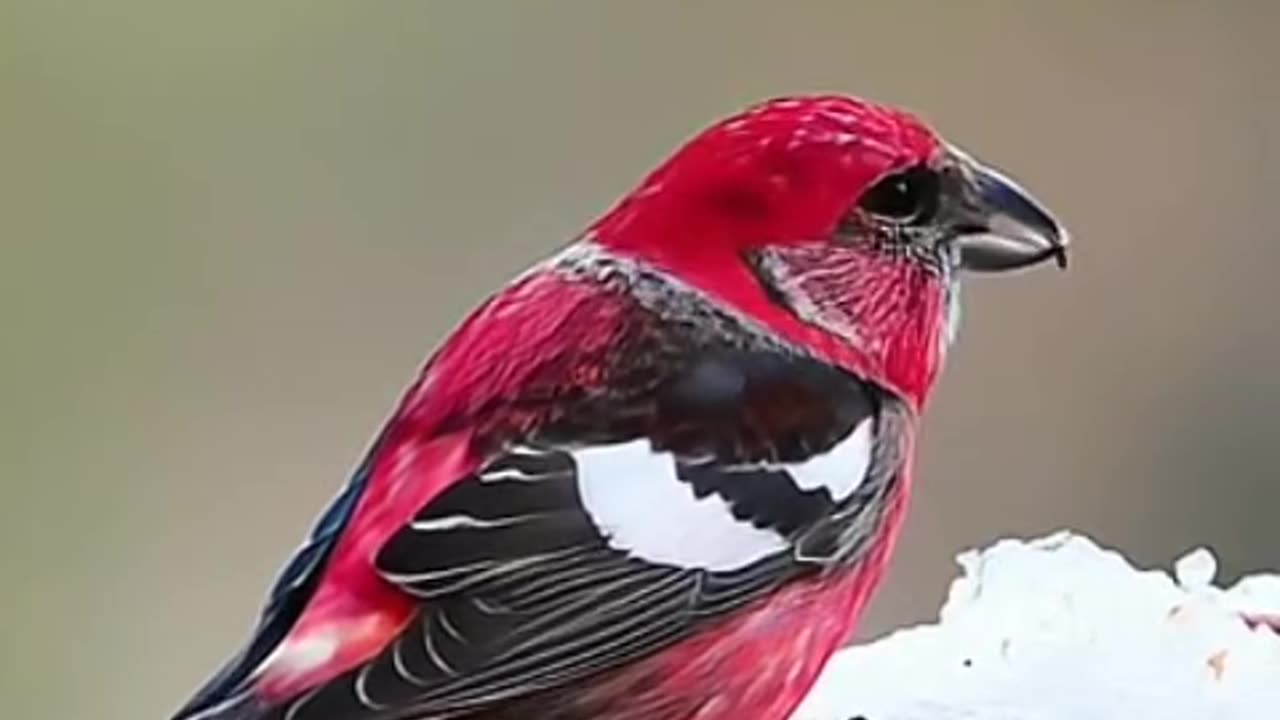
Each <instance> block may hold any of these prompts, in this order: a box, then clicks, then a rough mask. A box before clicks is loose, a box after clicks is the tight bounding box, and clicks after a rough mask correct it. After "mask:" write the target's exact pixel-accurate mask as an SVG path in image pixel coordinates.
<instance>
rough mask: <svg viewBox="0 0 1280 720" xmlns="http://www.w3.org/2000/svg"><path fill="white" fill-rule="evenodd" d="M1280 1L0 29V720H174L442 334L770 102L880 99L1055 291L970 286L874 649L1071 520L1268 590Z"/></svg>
mask: <svg viewBox="0 0 1280 720" xmlns="http://www.w3.org/2000/svg"><path fill="white" fill-rule="evenodd" d="M1278 27H1280V3H1270V2H1267V1H1266V0H1257V1H1256V2H1247V1H1245V0H1239V1H1237V2H1216V3H1211V2H1199V3H1196V2H1174V1H1170V2H1138V1H1130V2H1124V3H1117V2H1072V3H1067V2H1059V3H1050V2H1047V1H1043V2H1034V1H1032V0H1027V1H1025V2H1014V1H1012V0H1010V1H1008V2H995V1H987V2H968V3H958V2H942V1H941V0H940V1H938V2H895V3H862V2H826V3H823V2H788V3H781V2H778V3H766V2H735V1H732V0H726V1H724V2H710V1H704V2H690V3H677V2H674V1H669V2H623V1H622V0H616V1H610V2H603V1H602V2H586V1H583V2H515V1H514V0H513V1H510V2H461V1H457V2H425V1H424V2H390V1H384V2H377V3H370V2H350V3H343V4H337V3H330V2H314V1H313V2H274V3H260V2H230V1H228V2H172V1H170V2H150V3H135V4H130V3H114V2H113V3H105V2H95V3H83V4H82V6H81V7H78V8H77V7H74V6H73V5H72V4H71V3H55V2H35V1H34V0H31V1H29V2H15V1H14V0H10V1H9V2H5V3H3V5H2V6H0V87H2V88H3V95H2V97H0V103H3V108H2V109H0V252H2V255H0V322H2V323H3V324H2V325H0V327H2V328H3V332H4V340H3V346H2V348H3V350H2V352H0V363H3V368H2V370H3V372H0V430H3V432H0V463H3V465H2V471H3V475H0V477H2V478H3V481H4V483H5V484H4V491H5V494H4V501H3V502H2V503H0V533H3V536H2V537H0V560H2V561H3V567H2V569H3V578H4V580H3V590H2V592H0V598H2V600H0V602H2V605H0V607H2V608H3V610H4V613H3V616H0V695H2V696H3V702H4V706H5V707H6V708H7V710H6V713H8V714H11V715H12V716H13V717H28V718H37V717H38V718H80V717H86V718H87V717H93V718H98V719H100V720H132V719H136V718H152V717H163V716H166V713H167V712H169V711H171V710H172V709H173V708H174V707H175V706H176V704H177V703H178V702H179V701H180V700H181V699H183V697H184V696H185V694H186V693H187V692H189V691H190V690H191V689H192V688H193V686H194V685H195V684H196V682H197V681H198V680H200V679H202V678H203V677H204V676H205V674H206V673H208V672H209V671H211V670H212V669H213V666H214V664H215V663H216V662H217V661H219V660H221V659H222V658H223V656H225V655H226V654H227V653H229V652H230V651H232V650H233V649H234V646H235V645H236V643H237V642H238V641H239V639H240V637H241V635H242V633H243V631H244V630H245V628H246V625H247V624H248V622H249V620H250V618H251V616H252V614H253V613H254V612H255V610H256V607H257V604H258V602H259V599H260V596H261V593H262V592H263V590H264V589H265V587H266V584H267V583H268V581H269V579H270V578H271V576H272V575H273V573H274V572H275V570H276V568H277V567H278V566H279V564H280V563H281V561H282V560H283V559H284V558H285V556H286V555H287V553H288V552H289V551H290V549H291V548H292V547H293V546H294V544H295V543H296V542H297V541H298V540H299V539H300V537H301V535H302V533H303V532H304V530H305V528H306V526H307V525H308V524H309V522H310V520H311V519H312V517H313V516H314V514H315V513H316V512H317V511H318V510H319V509H320V507H321V505H322V504H323V502H324V501H325V500H326V499H327V498H328V497H329V496H330V494H331V493H332V492H334V491H335V489H336V488H337V487H338V485H339V484H340V483H341V482H342V480H343V479H344V475H345V473H346V472H347V471H348V469H349V468H350V466H351V464H352V463H353V462H354V461H355V460H356V459H357V458H358V456H359V455H360V454H361V451H362V450H363V448H364V445H365V443H366V442H367V441H368V439H369V438H370V436H371V435H372V433H373V432H374V431H375V429H376V428H377V427H378V425H379V423H380V421H381V420H382V418H383V416H384V414H385V413H386V412H387V410H388V408H389V406H390V405H391V403H392V402H393V401H394V400H395V398H396V397H397V395H398V393H399V391H400V389H401V387H402V385H403V383H405V382H406V381H407V380H408V379H409V378H410V376H411V375H412V374H413V373H414V371H415V369H416V367H417V365H418V363H419V362H420V360H421V359H422V357H423V356H424V355H425V354H426V353H427V352H428V351H429V349H430V348H431V347H432V346H433V345H434V344H435V343H436V342H437V341H438V340H439V339H440V338H441V337H442V335H443V334H444V333H445V332H447V330H448V328H449V327H450V326H451V325H452V323H453V322H455V321H456V320H457V319H458V318H459V317H460V316H461V314H462V313H463V312H465V311H466V309H467V308H468V307H470V306H471V305H473V304H474V303H475V302H477V301H478V300H479V299H481V297H482V296H483V295H484V294H485V293H486V292H487V291H488V290H489V289H491V288H494V287H495V286H497V285H498V284H499V283H501V282H503V280H504V279H505V278H507V277H509V276H510V275H512V274H513V273H514V272H516V271H518V270H519V269H520V268H521V267H523V266H524V265H525V264H527V263H529V262H530V261H532V260H534V259H536V258H538V257H540V256H541V255H543V254H545V253H547V252H548V251H550V250H551V249H552V248H554V247H556V246H557V245H559V244H560V243H562V242H563V241H564V240H565V239H567V238H569V237H570V236H571V235H573V234H574V233H575V232H576V231H577V230H578V229H579V228H581V227H582V226H583V225H584V224H585V223H586V222H588V221H589V220H590V219H592V218H593V217H594V216H595V215H596V214H597V213H599V212H600V211H601V210H603V209H604V208H605V207H606V206H607V205H608V204H609V203H610V202H612V201H613V200H614V199H615V198H616V197H617V196H618V195H619V194H621V193H623V192H625V191H626V190H627V189H628V188H629V186H630V185H631V184H632V183H633V182H635V181H636V180H637V179H638V178H639V177H640V176H641V175H642V174H643V173H644V172H646V171H647V170H648V169H649V168H650V167H651V166H652V165H653V164H654V163H655V162H657V161H658V160H659V159H660V158H662V157H663V156H664V155H665V154H666V153H668V152H669V151H670V150H671V149H672V148H673V147H674V146H675V145H676V144H678V143H679V142H680V141H681V140H682V139H683V138H684V137H686V136H687V135H689V134H690V133H692V132H693V131H695V130H696V129H698V128H699V127H701V126H703V125H704V124H706V123H707V122H709V121H711V120H713V119H715V118H717V117H719V116H721V115H724V114H726V113H729V112H732V111H734V110H736V109H738V108H739V107H741V106H743V105H745V104H748V103H751V102H754V101H756V100H758V99H761V98H764V97H768V96H773V95H778V94H784V93H793V92H800V91H810V90H836V91H845V92H855V93H860V94H865V95H869V96H872V97H875V98H878V99H881V100H884V101H888V102H893V103H898V104H904V105H907V106H909V107H912V108H914V109H916V110H918V111H920V112H921V113H923V114H924V115H925V116H926V117H928V118H930V119H931V120H932V121H933V122H934V123H935V124H936V125H937V126H938V127H939V128H940V129H941V130H942V131H943V132H944V134H946V135H947V136H948V137H949V138H950V139H952V140H954V141H956V142H959V143H961V144H963V145H965V146H967V147H969V148H971V149H973V150H975V151H976V152H977V153H978V154H980V155H981V156H982V157H984V158H987V159H989V160H991V161H993V162H996V163H998V164H1001V165H1004V166H1006V167H1008V168H1010V169H1012V170H1013V171H1014V172H1015V173H1016V174H1017V175H1018V176H1019V177H1020V178H1021V179H1023V180H1024V181H1025V182H1026V183H1027V184H1028V185H1030V186H1031V187H1032V188H1033V189H1034V190H1035V191H1036V192H1037V193H1038V194H1039V195H1040V196H1041V197H1042V198H1043V199H1045V200H1046V202H1048V203H1049V204H1050V205H1051V206H1052V207H1053V208H1054V209H1055V210H1056V211H1057V212H1058V213H1059V214H1060V215H1061V216H1062V217H1063V218H1064V219H1065V220H1066V221H1067V223H1068V224H1069V226H1070V228H1071V230H1072V231H1073V232H1074V234H1075V237H1076V239H1077V248H1076V249H1077V252H1076V255H1075V259H1074V265H1073V267H1072V269H1071V271H1070V272H1069V273H1068V274H1066V275H1058V274H1055V273H1053V272H1050V271H1047V270H1046V271H1042V272H1035V273H1031V274H1026V275H1022V276H1019V277H1016V278H1005V279H996V280H991V281H984V282H982V283H979V284H970V285H969V287H968V290H967V294H966V300H967V305H966V308H965V311H966V312H965V320H964V327H963V328H962V334H961V340H960V344H959V347H958V348H957V349H956V350H955V351H954V353H953V355H952V358H951V364H950V367H949V368H948V372H947V373H946V375H945V376H944V378H943V383H942V387H941V390H940V392H939V393H938V394H937V395H936V397H935V403H934V405H933V407H932V408H931V413H930V416H929V418H928V422H927V426H926V431H925V437H924V441H923V443H924V444H923V455H924V457H923V467H922V470H921V477H920V481H919V492H918V494H917V496H916V498H915V502H914V509H913V510H914V511H913V513H912V515H911V517H910V520H909V523H908V526H907V528H906V532H905V536H904V539H903V542H902V546H901V552H900V553H899V556H898V561H897V563H896V565H895V567H894V570H893V573H892V576H891V578H890V580H889V582H888V584H887V586H886V587H885V589H884V592H882V593H881V594H880V596H879V598H878V600H877V602H876V604H875V607H874V609H873V611H872V612H871V615H870V617H869V618H868V619H867V620H866V622H865V623H864V626H863V633H864V634H868V635H869V634H876V633H880V632H883V631H885V630H887V629H888V628H890V627H892V626H893V625H895V624H899V623H903V622H907V621H911V620H918V619H922V618H926V617H928V616H929V615H930V613H931V612H932V610H933V609H935V608H936V606H937V604H938V602H939V600H940V598H941V595H942V592H943V590H944V588H945V583H946V581H947V579H948V577H949V576H950V575H951V573H952V572H953V569H954V568H953V565H952V555H953V554H954V553H955V552H956V551H957V550H959V549H961V548H964V547H966V546H969V545H972V544H980V543H986V542H988V541H990V540H992V539H993V538H995V537H998V536H1002V535H1009V534H1018V535H1023V534H1040V533H1043V532H1047V531H1050V530H1053V529H1055V528H1058V527H1062V526H1069V527H1073V528H1078V529H1080V530H1084V531H1088V532H1090V533H1094V534H1096V535H1097V536H1098V537H1099V538H1100V539H1101V540H1103V541H1105V542H1106V543H1109V544H1114V545H1118V546H1122V547H1124V548H1126V549H1127V550H1128V551H1130V552H1131V553H1132V555H1133V556H1134V557H1136V558H1138V559H1139V560H1141V561H1142V562H1145V563H1160V562H1165V561H1168V560H1169V559H1171V558H1172V557H1173V556H1175V555H1176V554H1178V553H1180V552H1181V551H1183V550H1185V549H1186V548H1188V547H1189V546H1192V545H1194V544H1197V543H1208V544H1210V545H1212V546H1213V547H1214V548H1215V549H1217V550H1218V551H1219V552H1220V553H1221V554H1222V557H1223V558H1224V567H1225V570H1226V571H1227V572H1228V573H1229V574H1230V573H1236V572H1239V571H1242V570H1245V569H1249V568H1256V567H1265V566H1268V565H1270V566H1272V567H1275V566H1276V565H1277V564H1280V560H1277V551H1278V548H1277V539H1278V538H1280V531H1277V529H1276V526H1275V514H1276V508H1277V500H1280V486H1278V485H1277V483H1276V482H1275V478H1276V470H1277V467H1280V448H1278V447H1277V442H1276V440H1275V438H1274V434H1275V432H1274V422H1273V417H1274V416H1275V414H1276V408H1277V406H1278V403H1280V383H1278V381H1277V375H1276V367H1277V364H1278V363H1277V360H1280V328H1278V324H1277V321H1276V318H1275V314H1276V304H1277V303H1276V300H1277V291H1276V290H1274V289H1273V287H1274V284H1273V283H1274V281H1275V274H1276V267H1277V263H1278V262H1280V239H1278V238H1277V236H1276V231H1275V217H1276V215H1275V205H1276V202H1277V197H1278V194H1280V193H1278V191H1280V171H1278V170H1277V162H1280V92H1278V87H1280V83H1278V82H1277V81H1276V80H1275V79H1273V74H1274V72H1275V71H1276V69H1277V68H1278V67H1280V50H1278V49H1277V48H1278V47H1280V46H1278V45H1277V43H1276V42H1275V38H1274V33H1275V31H1276V29H1277V28H1278Z"/></svg>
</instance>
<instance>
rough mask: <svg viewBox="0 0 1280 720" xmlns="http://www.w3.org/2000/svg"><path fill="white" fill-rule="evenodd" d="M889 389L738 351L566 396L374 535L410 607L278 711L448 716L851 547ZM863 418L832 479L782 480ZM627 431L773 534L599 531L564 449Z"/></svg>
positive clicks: (866, 503) (358, 716)
mask: <svg viewBox="0 0 1280 720" xmlns="http://www.w3.org/2000/svg"><path fill="white" fill-rule="evenodd" d="M631 402H633V403H634V402H635V401H634V400H632V401H631ZM897 409H898V408H897V405H896V403H895V402H894V401H892V400H891V399H889V398H887V397H885V396H883V395H882V394H881V393H879V392H878V391H877V390H876V389H874V388H872V387H870V386H868V385H866V384H865V383H863V382H861V381H859V380H858V379H856V378H854V377H852V376H850V375H848V374H846V373H843V372H841V371H838V370H835V369H833V368H830V367H828V366H825V365H822V364H819V363H817V362H813V361H810V360H807V359H804V358H799V357H795V356H790V355H781V354H778V353H773V352H746V351H734V352H724V353H715V354H708V355H704V356H702V357H700V358H699V359H697V360H696V361H694V362H691V363H687V364H685V365H683V366H682V367H680V368H679V370H678V372H675V373H673V374H671V375H670V377H669V379H668V380H665V381H663V382H662V383H661V386H660V387H659V388H658V389H657V391H656V392H654V393H652V394H651V396H649V397H648V398H646V400H645V401H644V406H643V407H635V406H634V405H629V406H628V407H627V408H626V410H627V411H626V412H621V411H619V410H618V408H617V407H616V406H615V407H614V408H613V409H610V408H608V407H607V406H597V405H592V404H589V403H587V404H584V405H583V406H580V407H578V408H575V411H574V412H572V413H566V414H565V416H564V417H568V418H573V421H572V423H570V422H569V421H567V420H561V421H559V422H556V423H552V424H550V425H548V426H547V427H546V428H544V429H543V430H542V431H541V432H539V433H538V434H537V436H536V437H531V438H526V439H525V441H524V442H523V443H522V444H519V445H512V446H509V447H508V449H507V451H506V452H504V453H503V454H501V455H499V456H498V457H497V458H496V459H495V460H494V461H492V462H491V463H490V464H489V465H487V466H486V467H485V468H484V469H482V470H481V471H480V472H477V473H476V474H475V475H473V476H471V477H469V478H466V479H465V480H463V481H461V482H459V483H458V484H456V485H454V486H453V487H452V488H451V489H450V490H449V491H447V492H445V493H444V494H442V495H441V496H440V497H438V498H436V499H435V500H433V501H432V502H431V503H430V504H429V505H428V506H427V507H425V508H423V509H422V511H421V512H420V513H419V514H418V515H417V516H416V517H415V519H414V521H413V522H412V523H411V524H410V525H408V526H407V527H405V528H404V529H403V530H401V531H400V532H399V533H398V534H396V535H395V536H393V537H392V539H391V540H390V541H389V542H388V543H387V544H386V545H385V546H384V548H383V549H382V551H381V553H380V554H379V556H378V559H377V564H378V567H379V568H380V569H381V570H382V572H383V573H384V575H385V577H387V579H389V580H390V581H392V582H394V583H396V584H398V585H400V586H401V587H402V588H404V589H405V591H406V592H409V593H412V594H414V595H416V596H418V597H420V598H421V599H422V600H423V610H422V611H421V613H420V614H419V616H418V617H417V618H416V619H415V621H414V622H413V623H412V624H411V625H410V627H409V628H408V629H407V630H406V631H405V632H404V633H403V634H402V635H401V636H400V637H399V638H398V639H397V640H396V641H395V642H394V643H393V644H392V645H391V646H389V647H388V648H387V649H386V650H385V651H384V652H383V653H382V654H381V655H379V656H378V657H377V658H375V659H374V660H373V661H371V662H370V663H368V664H366V665H364V666H362V667H359V668H357V669H355V670H353V671H351V672H349V673H347V674H345V675H344V676H342V677H340V678H338V679H336V680H335V681H334V682H332V683H330V684H328V685H326V686H325V687H323V688H321V689H319V690H318V691H316V692H314V693H312V694H310V695H307V696H304V697H302V698H300V699H298V700H297V701H296V702H295V703H293V704H291V705H289V706H286V707H283V708H280V709H279V715H278V716H279V717H287V718H289V720H320V719H322V718H323V719H325V720H328V719H330V718H337V717H341V718H344V719H350V720H363V719H369V720H373V719H377V720H390V719H393V718H394V719H400V718H416V717H436V716H440V717H449V716H453V715H456V714H459V713H463V712H466V711H468V710H475V709H477V708H481V707H485V706H487V705H488V704H490V703H493V702H495V701H504V700H509V699H512V698H516V697H522V696H526V695H529V694H531V693H535V692H537V691H539V690H544V689H547V688H552V687H557V686H563V685H565V684H568V683H571V682H573V681H575V680H578V679H581V678H584V677H586V676H589V675H593V674H595V673H598V672H601V671H604V670H608V669H610V668H616V667H619V666H620V665H623V664H625V663H627V662H629V661H632V660H635V659H636V658H639V657H642V656H645V655H648V654H650V653H652V652H654V651H656V650H658V649H660V648H662V647H664V646H667V645H669V644H671V643H674V642H676V641H678V640H679V639H681V638H684V637H688V636H690V635H691V634H693V633H695V632H696V631H697V630H698V629H699V628H701V627H703V626H704V624H705V623H707V622H709V621H711V620H713V619H715V618H718V617H721V616H723V615H724V614H726V613H728V612H730V611H732V610H734V609H737V608H741V607H742V606H744V605H746V604H748V603H750V602H752V601H754V600H757V599H759V598H761V597H762V596H764V595H766V594H768V593H769V592H771V591H772V590H774V589H776V588H777V587H779V585H781V584H782V583H785V582H787V581H788V580H790V579H794V578H796V577H798V576H804V575H808V574H814V573H820V572H823V571H824V570H825V569H827V568H830V567H832V566H833V565H837V564H840V563H842V562H848V561H851V558H856V557H857V556H858V555H859V551H860V548H861V544H862V543H863V542H864V541H865V540H866V538H867V537H868V536H869V535H870V532H871V530H872V528H873V522H874V520H875V519H876V518H877V517H878V514H879V512H880V509H881V508H882V507H883V505H884V503H883V500H884V498H885V496H886V494H887V492H888V488H889V486H890V484H891V482H892V480H893V478H894V476H895V475H896V472H897V469H898V467H899V455H898V451H899V449H900V444H899V442H898V439H899V438H898V435H897V433H898V429H899V427H900V426H897V425H895V422H897V420H896V419H895V418H897V414H896V411H897ZM864 423H870V425H869V426H865V427H871V428H873V433H874V434H873V437H874V438H875V440H874V442H873V443H872V445H871V447H872V453H873V455H874V457H872V458H871V459H870V461H869V462H868V463H867V464H866V466H865V467H866V468H867V470H866V475H865V477H864V478H860V482H857V483H856V487H855V488H854V489H853V490H852V491H851V493H850V494H848V495H843V496H841V497H836V496H835V495H833V493H832V491H831V490H830V489H829V488H825V487H812V488H806V487H802V483H799V482H797V477H793V474H794V473H795V472H797V471H796V470H795V468H796V467H797V466H798V464H802V463H804V462H805V461H806V460H807V459H809V458H812V457H813V456H815V455H819V454H823V453H826V452H828V451H832V450H833V448H835V447H836V446H837V445H838V444H839V443H841V442H843V441H847V440H849V438H850V437H852V436H853V434H854V433H855V431H857V430H858V428H860V427H864ZM583 438H587V439H588V441H587V442H585V443H584V441H583ZM635 443H640V444H642V445H644V446H645V447H646V448H648V449H652V451H653V452H654V453H655V454H656V455H660V456H661V457H663V458H665V460H664V462H667V463H669V469H670V472H671V476H672V477H673V478H674V479H675V480H674V482H678V483H680V484H681V485H680V487H683V488H684V492H685V493H687V499H688V500H690V501H692V500H696V499H699V498H708V497H711V496H714V497H715V498H716V499H718V501H721V502H723V504H724V507H727V508H729V510H730V512H731V514H732V516H733V519H734V520H736V521H738V522H740V523H741V524H743V525H744V526H749V527H751V528H755V529H756V530H759V531H760V532H762V533H769V534H772V536H773V537H776V538H777V544H776V547H771V546H766V549H768V550H769V551H768V552H762V553H760V554H759V556H758V557H754V558H752V559H751V560H750V562H743V563H741V564H738V565H735V566H732V567H707V566H702V567H700V566H690V565H688V564H680V563H673V562H656V561H654V560H652V559H650V558H646V557H644V556H643V554H639V553H637V552H634V551H633V550H632V549H629V548H625V547H618V546H617V545H616V542H613V541H614V540H616V537H614V538H611V537H610V533H609V531H608V530H607V528H602V527H601V520H600V518H599V517H597V516H594V515H593V511H592V509H591V508H590V507H589V505H590V503H589V502H588V499H587V498H585V497H584V488H585V487H587V486H586V485H584V482H585V481H584V464H583V463H584V462H585V460H584V458H585V452H586V451H588V450H593V449H594V450H595V451H597V452H600V451H603V452H608V451H609V448H622V447H624V446H627V445H628V444H631V445H632V446H633V447H634V444H635ZM618 480H619V482H627V481H628V479H627V478H621V477H620V478H618ZM654 520H655V521H656V522H661V518H655V519H654Z"/></svg>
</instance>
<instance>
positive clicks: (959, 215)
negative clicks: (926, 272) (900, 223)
mask: <svg viewBox="0 0 1280 720" xmlns="http://www.w3.org/2000/svg"><path fill="white" fill-rule="evenodd" d="M950 156H951V157H950V168H949V170H950V172H949V173H947V176H948V178H949V179H948V181H947V184H948V185H950V187H947V188H946V191H947V194H948V195H950V197H949V203H948V204H949V205H950V207H949V208H948V210H949V214H950V215H951V217H950V218H949V220H950V222H951V225H952V231H953V236H952V240H951V243H952V244H953V245H954V248H955V251H956V252H958V260H959V266H960V267H961V268H963V269H965V270H971V271H974V272H1003V271H1006V270H1017V269H1019V268H1024V267H1029V266H1031V265H1036V264H1038V263H1040V262H1043V261H1045V260H1049V259H1053V260H1054V261H1056V262H1057V264H1058V267H1060V268H1065V267H1066V266H1067V232H1066V230H1064V229H1063V227H1062V225H1061V224H1059V223H1058V221H1057V220H1055V219H1054V217H1053V215H1051V214H1050V213H1049V211H1048V210H1046V209H1045V208H1044V206H1043V205H1041V204H1040V202H1039V201H1037V200H1036V199H1035V198H1034V197H1032V196H1031V194H1030V193H1028V192H1027V191H1026V190H1023V189H1022V188H1021V187H1019V186H1018V184H1017V183H1015V182H1014V181H1012V180H1010V179H1009V178H1008V177H1005V176H1004V175H1003V174H1001V173H1000V172H999V171H997V170H995V169H993V168H991V167H988V166H986V165H984V164H982V163H980V162H978V161H977V160H975V159H973V158H972V157H971V156H969V155H968V154H966V153H965V152H964V151H962V150H958V149H956V148H951V151H950Z"/></svg>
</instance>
